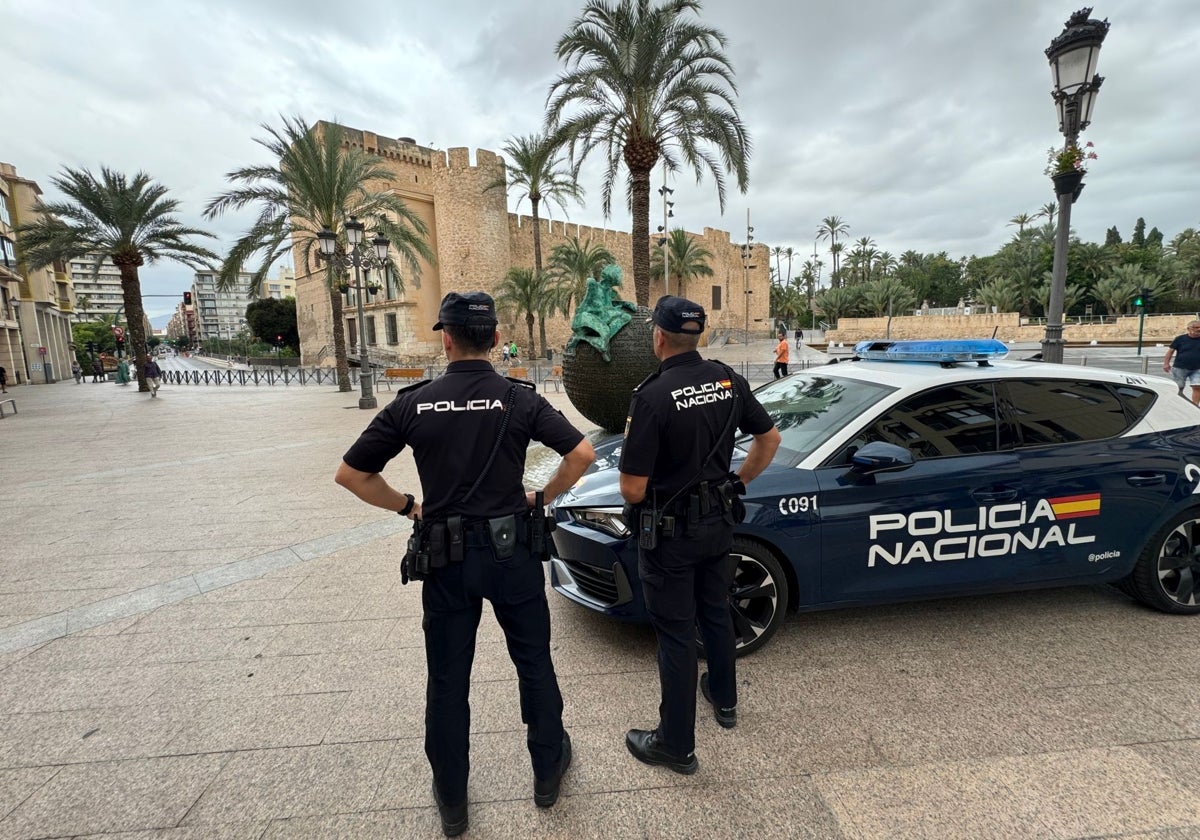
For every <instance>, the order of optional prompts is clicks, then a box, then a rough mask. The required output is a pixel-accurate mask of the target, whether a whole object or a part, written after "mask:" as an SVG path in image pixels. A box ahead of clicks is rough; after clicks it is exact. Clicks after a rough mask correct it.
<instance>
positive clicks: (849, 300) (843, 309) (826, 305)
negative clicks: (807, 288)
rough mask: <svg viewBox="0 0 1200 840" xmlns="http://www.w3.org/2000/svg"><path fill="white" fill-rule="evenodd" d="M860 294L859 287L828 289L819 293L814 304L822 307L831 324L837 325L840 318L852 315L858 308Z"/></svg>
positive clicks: (818, 307)
mask: <svg viewBox="0 0 1200 840" xmlns="http://www.w3.org/2000/svg"><path fill="white" fill-rule="evenodd" d="M858 302H859V295H858V290H857V289H852V288H850V289H826V290H825V291H824V292H822V293H821V294H819V295H817V297H816V299H815V300H814V304H815V305H816V308H817V309H820V310H821V311H822V312H823V313H824V314H825V317H826V318H828V319H829V322H830V323H831V324H834V325H835V326H836V324H837V320H838V318H841V317H842V316H843V315H850V314H852V313H853V312H854V311H855V310H856V309H858Z"/></svg>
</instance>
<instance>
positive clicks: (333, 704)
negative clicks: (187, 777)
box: [168, 693, 346, 754]
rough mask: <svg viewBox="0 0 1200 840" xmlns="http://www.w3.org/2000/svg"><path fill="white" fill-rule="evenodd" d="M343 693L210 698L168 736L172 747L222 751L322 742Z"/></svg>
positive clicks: (184, 750) (180, 750)
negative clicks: (247, 698) (172, 736)
mask: <svg viewBox="0 0 1200 840" xmlns="http://www.w3.org/2000/svg"><path fill="white" fill-rule="evenodd" d="M345 702H346V695H345V694H340V693H339V694H301V695H293V696H288V697H256V698H254V700H253V702H251V703H248V702H246V699H245V698H240V697H233V698H228V697H226V698H221V699H218V700H212V701H210V702H209V703H208V704H207V705H205V706H204V708H203V709H202V710H201V711H200V712H199V713H197V715H196V716H195V718H194V719H192V720H190V721H188V722H186V723H185V724H184V725H183V726H182V727H180V729H179V731H178V732H177V734H176V735H175V737H174V738H172V739H171V742H170V744H169V745H168V748H169V749H170V750H171V751H172V752H173V753H177V754H178V753H184V754H186V753H199V752H222V751H226V750H254V749H266V748H270V747H295V746H309V745H313V744H320V743H321V741H322V740H323V739H324V737H325V733H326V731H328V729H329V724H330V721H332V720H333V719H334V717H335V715H336V714H337V712H338V710H339V709H340V708H341V707H342V705H343V704H344V703H345Z"/></svg>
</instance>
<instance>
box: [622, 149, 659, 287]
mask: <svg viewBox="0 0 1200 840" xmlns="http://www.w3.org/2000/svg"><path fill="white" fill-rule="evenodd" d="M626 159H627V160H628V157H627V158H626ZM651 168H653V166H651ZM651 168H647V169H641V168H638V169H634V168H633V167H630V168H629V194H630V206H631V208H632V210H633V231H632V237H631V238H632V243H633V291H634V296H635V297H636V299H637V305H638V306H649V305H650V170H651Z"/></svg>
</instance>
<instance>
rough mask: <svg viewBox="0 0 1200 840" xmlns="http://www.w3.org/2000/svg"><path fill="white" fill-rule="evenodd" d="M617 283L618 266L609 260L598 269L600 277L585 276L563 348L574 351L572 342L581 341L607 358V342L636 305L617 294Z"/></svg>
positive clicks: (629, 316) (608, 357)
mask: <svg viewBox="0 0 1200 840" xmlns="http://www.w3.org/2000/svg"><path fill="white" fill-rule="evenodd" d="M620 285H621V266H619V265H617V264H616V263H609V264H608V265H606V266H605V267H604V270H603V271H601V272H600V280H599V282H597V281H596V280H592V279H589V280H588V281H587V292H585V293H584V296H583V301H582V302H581V303H580V304H579V308H578V309H576V310H575V318H574V320H572V321H571V340H570V341H568V342H567V349H566V352H567V354H569V355H574V354H575V345H576V344H578V343H579V342H581V341H586V342H587V343H588V344H590V345H592V346H593V347H595V348H596V350H597V352H599V353H600V355H601V356H603V357H604V361H606V362H611V361H612V357H611V354H610V352H609V346H608V345H609V342H610V341H612V338H613V336H615V335H616V334H617V333H619V332H620V331H621V328H622V327H624V326H625V325H626V324H628V323H629V319H630V318H631V317H632V316H631V315H630V313H631V312H636V311H637V305H636V304H633V303H630V302H629V301H627V300H621V299H620V298H619V297H617V289H618V288H619V287H620Z"/></svg>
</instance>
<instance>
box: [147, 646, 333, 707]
mask: <svg viewBox="0 0 1200 840" xmlns="http://www.w3.org/2000/svg"><path fill="white" fill-rule="evenodd" d="M310 658H311V657H307V656H275V657H261V656H260V655H258V654H256V655H255V656H248V657H238V658H234V659H214V660H196V661H190V662H181V663H178V664H176V665H175V666H173V667H174V668H175V672H174V674H173V675H172V679H170V680H167V681H164V682H163V683H161V684H160V685H158V686H157V688H156V690H155V692H154V694H153V695H151V697H150V699H151V701H152V702H155V703H165V702H172V701H179V700H212V699H237V698H251V697H264V696H277V695H283V694H289V693H291V691H292V685H293V683H294V682H295V681H296V678H297V677H298V676H299V675H300V674H302V673H304V671H305V670H306V669H307V668H308V667H309V662H308V660H309V659H310Z"/></svg>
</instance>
